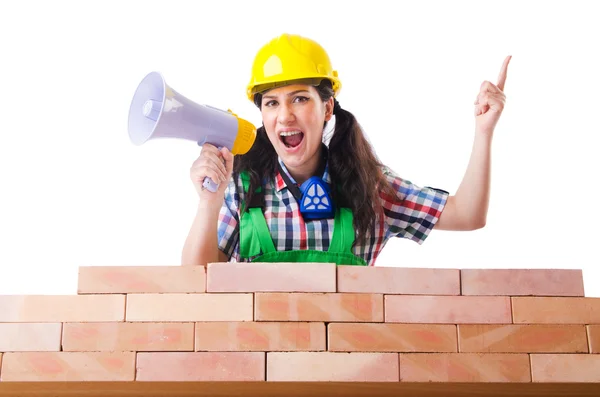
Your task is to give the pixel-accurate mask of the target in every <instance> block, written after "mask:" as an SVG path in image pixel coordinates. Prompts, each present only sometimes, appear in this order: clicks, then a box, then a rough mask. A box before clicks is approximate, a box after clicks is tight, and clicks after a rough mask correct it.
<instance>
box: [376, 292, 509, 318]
mask: <svg viewBox="0 0 600 397" xmlns="http://www.w3.org/2000/svg"><path fill="white" fill-rule="evenodd" d="M384 305H385V321H386V322H392V323H449V324H492V323H496V324H498V323H500V324H501V323H511V322H512V321H511V312H510V298H509V297H503V296H408V295H407V296H404V295H386V296H385V301H384Z"/></svg>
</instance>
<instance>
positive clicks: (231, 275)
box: [207, 263, 336, 292]
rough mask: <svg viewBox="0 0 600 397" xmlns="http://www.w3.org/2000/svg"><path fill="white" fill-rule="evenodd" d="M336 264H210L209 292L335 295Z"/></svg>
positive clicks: (208, 274)
mask: <svg viewBox="0 0 600 397" xmlns="http://www.w3.org/2000/svg"><path fill="white" fill-rule="evenodd" d="M335 266H336V265H335V263H209V264H208V270H207V291H208V292H335V291H336V276H335Z"/></svg>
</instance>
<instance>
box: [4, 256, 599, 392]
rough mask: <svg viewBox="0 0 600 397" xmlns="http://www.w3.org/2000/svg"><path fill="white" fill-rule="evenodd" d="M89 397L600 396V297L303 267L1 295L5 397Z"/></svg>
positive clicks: (567, 277) (477, 279) (136, 273)
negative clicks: (47, 293)
mask: <svg viewBox="0 0 600 397" xmlns="http://www.w3.org/2000/svg"><path fill="white" fill-rule="evenodd" d="M44 393H47V394H44ZM77 393H79V394H84V395H88V396H91V395H98V396H100V395H113V396H117V395H123V396H125V395H127V396H133V395H140V396H141V395H220V396H226V395H232V396H233V395H248V396H251V395H256V396H258V395H260V396H269V395H273V396H275V395H290V396H292V395H298V396H300V395H313V394H321V395H328V394H335V395H364V396H375V395H390V396H391V395H398V394H399V393H401V394H402V395H414V396H425V395H428V396H429V395H444V396H450V395H456V396H463V395H464V396H466V395H473V393H477V395H490V396H491V395H494V396H500V395H523V394H527V395H544V396H549V395H557V396H558V395H571V396H576V395H600V298H587V297H585V296H584V291H583V279H582V272H581V271H579V270H559V269H552V270H533V269H527V270H489V269H488V270H479V269H476V270H474V269H469V270H457V269H420V268H391V267H368V268H367V267H354V266H338V267H336V266H335V265H333V264H289V263H281V264H228V263H215V264H210V265H209V267H208V269H207V270H205V269H204V268H203V267H178V266H173V267H81V268H80V271H79V281H78V293H77V294H76V295H72V296H1V295H0V396H8V395H21V396H27V395H32V396H33V395H35V396H42V395H48V396H50V395H52V396H60V395H75V394H77Z"/></svg>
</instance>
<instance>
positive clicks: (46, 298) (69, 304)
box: [0, 295, 125, 323]
mask: <svg viewBox="0 0 600 397" xmlns="http://www.w3.org/2000/svg"><path fill="white" fill-rule="evenodd" d="M124 317H125V295H4V296H2V295H0V322H6V323H31V322H67V321H81V322H93V321H123V319H124Z"/></svg>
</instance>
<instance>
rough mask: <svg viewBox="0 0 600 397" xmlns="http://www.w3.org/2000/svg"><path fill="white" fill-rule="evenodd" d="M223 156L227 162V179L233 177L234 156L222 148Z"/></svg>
mask: <svg viewBox="0 0 600 397" xmlns="http://www.w3.org/2000/svg"><path fill="white" fill-rule="evenodd" d="M221 154H222V155H223V159H224V160H225V169H226V170H227V177H228V178H229V177H230V176H231V173H232V172H233V158H234V156H233V154H232V153H231V152H230V151H229V149H227V148H226V147H223V148H221Z"/></svg>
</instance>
